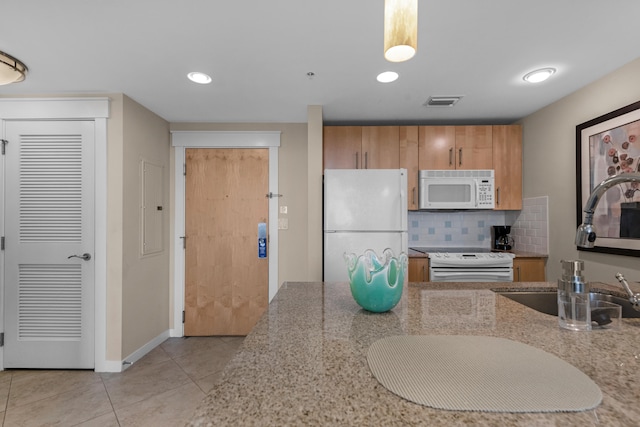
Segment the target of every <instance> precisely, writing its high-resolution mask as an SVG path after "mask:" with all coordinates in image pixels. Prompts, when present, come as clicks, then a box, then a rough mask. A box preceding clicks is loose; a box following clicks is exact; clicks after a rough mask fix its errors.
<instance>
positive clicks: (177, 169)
mask: <svg viewBox="0 0 640 427" xmlns="http://www.w3.org/2000/svg"><path fill="white" fill-rule="evenodd" d="M280 135H281V132H280V131H171V146H172V147H174V179H173V180H174V194H175V196H174V204H173V205H174V209H175V211H174V215H173V224H172V226H173V233H172V234H173V250H174V252H173V328H172V329H171V330H170V335H171V336H172V337H182V336H184V324H183V323H182V312H183V310H184V293H185V289H184V287H185V280H184V275H185V266H184V261H185V259H184V248H183V244H182V241H181V236H184V235H185V231H184V230H185V175H184V168H185V166H184V165H185V153H186V149H187V148H267V149H268V150H269V193H271V194H273V195H274V197H271V198H270V199H269V240H268V241H269V245H268V259H269V302H271V300H272V299H273V297H274V296H275V295H276V293H277V292H278V197H277V195H278V149H279V147H280Z"/></svg>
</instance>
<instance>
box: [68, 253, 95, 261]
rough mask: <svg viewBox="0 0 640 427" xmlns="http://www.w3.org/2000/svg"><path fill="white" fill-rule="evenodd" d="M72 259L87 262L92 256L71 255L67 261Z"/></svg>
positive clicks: (84, 254)
mask: <svg viewBox="0 0 640 427" xmlns="http://www.w3.org/2000/svg"><path fill="white" fill-rule="evenodd" d="M70 258H80V259H83V260H85V261H89V260H90V259H91V254H88V253H86V252H85V253H83V254H82V255H69V256H68V257H67V259H70Z"/></svg>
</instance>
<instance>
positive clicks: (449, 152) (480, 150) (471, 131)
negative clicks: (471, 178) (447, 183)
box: [418, 126, 493, 169]
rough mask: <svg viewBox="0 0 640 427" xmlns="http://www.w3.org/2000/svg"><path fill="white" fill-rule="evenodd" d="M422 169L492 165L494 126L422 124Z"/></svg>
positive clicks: (468, 167)
mask: <svg viewBox="0 0 640 427" xmlns="http://www.w3.org/2000/svg"><path fill="white" fill-rule="evenodd" d="M419 132H420V135H419V138H418V139H419V146H420V149H419V151H420V152H419V156H420V160H419V165H420V169H492V167H493V163H492V162H493V159H492V154H491V151H492V137H491V135H492V127H491V126H420V131H419Z"/></svg>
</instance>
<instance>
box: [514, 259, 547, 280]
mask: <svg viewBox="0 0 640 427" xmlns="http://www.w3.org/2000/svg"><path fill="white" fill-rule="evenodd" d="M544 260H545V259H544V258H541V257H539V258H536V257H532V258H518V257H516V258H514V260H513V281H514V282H546V280H547V279H546V275H545V271H544Z"/></svg>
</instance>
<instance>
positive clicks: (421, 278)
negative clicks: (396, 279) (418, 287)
mask: <svg viewBox="0 0 640 427" xmlns="http://www.w3.org/2000/svg"><path fill="white" fill-rule="evenodd" d="M428 281H429V258H426V257H420V258H409V282H428Z"/></svg>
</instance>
